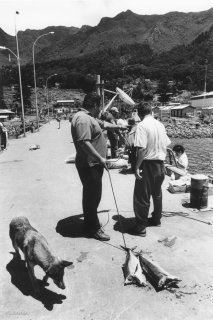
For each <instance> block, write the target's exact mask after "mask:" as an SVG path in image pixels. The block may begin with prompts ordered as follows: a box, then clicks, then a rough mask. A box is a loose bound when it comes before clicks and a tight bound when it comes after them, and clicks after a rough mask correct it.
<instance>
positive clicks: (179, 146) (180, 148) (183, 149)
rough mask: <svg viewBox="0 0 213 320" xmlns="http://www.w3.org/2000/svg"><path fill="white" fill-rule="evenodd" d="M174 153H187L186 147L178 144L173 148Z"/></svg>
mask: <svg viewBox="0 0 213 320" xmlns="http://www.w3.org/2000/svg"><path fill="white" fill-rule="evenodd" d="M172 150H173V151H175V152H178V153H179V152H181V153H184V151H185V148H184V146H182V145H181V144H176V145H175V146H174V147H173V148H172Z"/></svg>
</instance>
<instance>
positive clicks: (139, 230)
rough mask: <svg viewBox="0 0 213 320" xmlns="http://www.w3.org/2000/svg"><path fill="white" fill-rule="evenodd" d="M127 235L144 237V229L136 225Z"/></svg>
mask: <svg viewBox="0 0 213 320" xmlns="http://www.w3.org/2000/svg"><path fill="white" fill-rule="evenodd" d="M129 233H130V234H132V235H134V236H139V237H146V227H144V226H138V225H136V226H134V227H133V228H132V229H130V230H129Z"/></svg>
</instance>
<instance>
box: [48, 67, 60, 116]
mask: <svg viewBox="0 0 213 320" xmlns="http://www.w3.org/2000/svg"><path fill="white" fill-rule="evenodd" d="M57 75H58V74H57V73H54V74H51V75H50V76H49V77H48V78H47V80H46V100H47V106H48V122H50V108H49V103H48V80H49V79H50V78H52V77H54V76H57Z"/></svg>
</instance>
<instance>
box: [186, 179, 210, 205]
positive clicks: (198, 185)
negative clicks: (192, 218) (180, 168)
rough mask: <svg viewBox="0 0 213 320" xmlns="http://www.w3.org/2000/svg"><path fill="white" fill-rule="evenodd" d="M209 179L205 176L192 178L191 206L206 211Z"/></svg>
mask: <svg viewBox="0 0 213 320" xmlns="http://www.w3.org/2000/svg"><path fill="white" fill-rule="evenodd" d="M208 185H209V179H208V177H207V176H205V175H204V174H195V175H193V176H191V189H190V206H191V207H192V208H198V209H204V208H207V206H208V189H209V187H208Z"/></svg>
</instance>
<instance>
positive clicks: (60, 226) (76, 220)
mask: <svg viewBox="0 0 213 320" xmlns="http://www.w3.org/2000/svg"><path fill="white" fill-rule="evenodd" d="M81 218H83V214H77V215H75V216H72V217H68V218H65V219H62V220H59V221H58V223H57V226H56V232H57V233H60V234H61V235H62V236H63V237H71V238H80V237H85V232H84V223H83V221H82V219H81Z"/></svg>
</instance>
